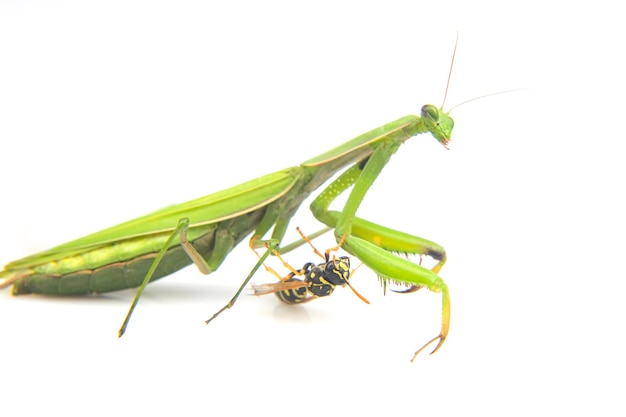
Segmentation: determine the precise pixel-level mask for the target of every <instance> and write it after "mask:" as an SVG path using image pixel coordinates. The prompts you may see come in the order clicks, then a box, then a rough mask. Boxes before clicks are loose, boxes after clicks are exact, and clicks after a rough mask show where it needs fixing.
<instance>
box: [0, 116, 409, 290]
mask: <svg viewBox="0 0 626 417" xmlns="http://www.w3.org/2000/svg"><path fill="white" fill-rule="evenodd" d="M419 121H420V119H419V118H418V117H417V116H407V117H404V118H402V119H399V120H397V121H395V122H392V123H389V124H387V125H385V126H382V127H380V128H378V129H374V130H372V131H370V132H367V133H365V134H363V135H361V136H358V137H356V138H355V139H353V140H351V141H349V142H347V143H345V144H343V145H342V146H339V147H337V148H335V149H333V150H331V151H329V152H326V153H324V154H322V155H319V156H317V157H315V158H312V159H310V160H308V161H306V162H305V163H303V164H302V165H301V166H299V167H294V168H289V169H286V170H283V171H279V172H276V173H274V174H270V175H267V176H265V177H261V178H259V179H258V180H253V181H251V182H247V183H244V184H241V185H239V186H236V187H233V188H230V189H227V190H224V191H222V192H218V193H215V194H212V195H209V196H206V197H203V198H201V199H198V200H194V201H191V202H188V203H184V204H181V205H175V206H171V207H168V208H165V209H163V210H160V211H157V212H155V213H152V214H150V215H148V216H144V217H140V218H137V219H135V220H131V221H129V222H126V223H122V224H120V225H118V226H115V227H112V228H109V229H106V230H103V231H101V232H98V233H95V234H93V235H89V236H86V237H83V238H81V239H77V240H75V241H72V242H68V243H67V244H64V245H60V246H57V247H55V248H53V249H50V250H48V251H45V252H41V253H39V254H36V255H33V256H29V257H27V258H24V259H21V260H17V261H14V262H11V263H9V264H8V265H6V266H5V270H4V271H2V272H1V274H2V275H0V277H3V276H9V274H17V275H18V278H17V279H16V280H15V281H14V282H13V294H16V295H17V294H28V293H39V294H52V295H69V294H88V293H102V292H108V291H116V290H121V289H125V288H134V287H137V286H139V285H140V284H141V282H142V280H143V278H144V277H145V275H146V272H147V270H148V268H149V267H150V265H151V264H152V261H153V260H154V258H155V257H156V253H157V252H158V251H159V250H160V248H161V246H162V245H163V244H164V242H165V240H166V239H167V238H168V236H169V234H170V233H171V231H172V230H173V228H174V226H175V225H176V222H177V221H178V219H179V218H180V217H188V218H190V222H191V225H190V241H191V242H192V243H193V244H194V246H195V247H196V249H197V250H198V251H199V252H200V253H201V254H202V256H203V257H204V258H205V259H211V257H212V256H213V255H214V248H215V247H219V248H220V253H219V254H217V255H218V256H217V257H214V259H215V260H216V262H217V264H216V265H215V268H217V266H219V263H221V261H222V260H223V258H224V257H223V256H219V255H221V253H222V252H225V253H224V255H226V254H227V253H228V252H230V250H232V249H233V248H234V247H235V246H236V245H237V244H238V243H240V242H241V241H242V240H243V239H244V238H245V237H246V236H248V235H249V234H250V233H251V232H252V231H253V230H254V229H255V228H256V227H257V226H258V224H259V223H260V221H261V219H262V218H263V216H264V215H265V213H266V211H267V209H268V206H270V205H273V207H272V210H273V211H279V212H282V213H286V212H288V213H293V212H295V211H296V210H297V208H298V207H299V206H300V204H301V203H302V201H303V200H304V199H305V198H306V197H308V195H309V194H310V193H311V191H313V190H315V189H316V188H318V187H319V186H320V185H321V184H322V183H324V182H325V181H326V180H327V179H328V178H329V177H330V176H332V175H334V174H335V173H336V172H337V171H338V170H340V169H342V168H343V167H345V166H346V165H348V164H351V163H354V162H355V161H358V160H360V159H363V158H365V157H367V156H368V155H369V154H371V151H372V148H370V147H369V146H368V145H369V142H371V141H372V140H374V139H377V138H379V137H381V136H387V137H391V136H396V137H398V138H400V140H406V139H407V138H409V137H411V136H414V135H415V134H417V133H419V130H420V129H419V127H421V124H420V123H419ZM255 191H256V192H257V193H259V194H261V193H262V197H258V198H255V197H256V196H254V195H251V194H253V193H254V192H255ZM225 198H227V199H228V201H230V203H229V204H227V205H226V204H222V201H223V200H224V199H225ZM235 200H242V201H243V200H245V202H243V203H242V202H241V201H235ZM237 206H238V207H237ZM257 206H259V207H257ZM224 245H225V246H224ZM191 263H192V261H191V259H190V258H189V257H188V256H187V255H186V254H185V252H184V251H183V250H182V248H181V246H180V244H175V245H173V246H172V247H171V248H169V249H168V251H167V252H166V254H165V256H164V258H163V260H162V261H161V263H160V265H159V267H158V269H157V270H156V272H155V274H154V276H153V277H152V281H154V280H156V279H159V278H162V277H164V276H166V275H169V274H171V273H173V272H175V271H177V270H179V269H181V268H183V267H185V266H188V265H190V264H191Z"/></svg>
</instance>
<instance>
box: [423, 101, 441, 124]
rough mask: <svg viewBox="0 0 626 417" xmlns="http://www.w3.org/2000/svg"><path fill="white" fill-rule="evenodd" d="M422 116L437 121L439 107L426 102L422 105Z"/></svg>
mask: <svg viewBox="0 0 626 417" xmlns="http://www.w3.org/2000/svg"><path fill="white" fill-rule="evenodd" d="M422 117H423V118H425V119H429V120H431V121H433V122H437V121H438V120H439V109H438V108H437V107H435V106H433V105H432V104H426V105H425V106H423V107H422Z"/></svg>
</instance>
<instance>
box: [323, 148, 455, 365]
mask: <svg viewBox="0 0 626 417" xmlns="http://www.w3.org/2000/svg"><path fill="white" fill-rule="evenodd" d="M396 149H397V147H393V146H392V147H385V146H379V147H378V148H377V149H376V150H375V151H374V153H373V154H372V155H371V156H370V157H369V158H368V159H366V160H363V161H361V162H359V163H357V164H355V165H354V166H352V167H351V168H350V169H348V170H347V171H346V172H344V173H343V174H342V175H341V176H339V178H337V179H336V180H335V181H334V182H333V183H332V184H331V185H330V186H328V188H326V189H325V190H324V191H323V192H322V193H321V194H320V195H319V196H318V197H317V198H316V199H315V201H313V203H312V204H311V211H312V212H313V215H314V216H315V217H316V218H317V219H318V220H320V221H321V222H323V223H324V224H326V225H327V226H329V227H332V228H334V229H335V238H336V239H337V241H338V242H339V241H340V240H341V239H343V240H344V243H343V245H342V248H343V249H345V250H346V251H347V252H348V253H350V254H352V255H354V256H356V257H357V258H359V259H360V260H361V262H363V263H364V264H365V265H367V266H368V267H369V268H370V269H372V270H373V271H374V272H375V273H376V274H378V275H379V276H380V277H381V278H382V279H383V280H386V281H387V280H390V281H396V282H400V283H405V284H408V285H417V286H425V287H427V288H428V289H429V290H431V291H433V292H439V293H441V295H442V323H441V331H440V333H439V335H437V336H436V337H434V338H433V339H432V340H430V341H429V342H428V343H426V344H425V345H424V346H423V347H422V348H420V349H418V350H417V351H416V352H415V354H414V356H413V359H412V360H414V359H415V357H416V356H417V355H418V354H419V353H420V352H421V351H422V350H423V349H424V348H425V347H427V346H428V345H430V344H431V343H433V342H435V341H438V344H437V346H436V347H435V349H434V350H433V351H432V352H431V354H432V353H435V352H436V351H437V350H438V349H439V348H440V347H441V346H442V344H443V342H444V340H445V339H446V337H447V335H448V330H449V327H450V295H449V291H448V286H447V285H446V284H445V282H444V281H443V279H441V278H440V277H439V276H438V275H437V273H438V272H439V271H440V270H441V268H442V267H443V265H444V264H445V262H446V260H447V257H446V253H445V250H444V249H443V247H441V246H440V245H437V244H436V243H434V242H431V241H428V240H426V239H422V238H419V237H417V236H413V235H409V234H407V233H403V232H399V231H396V230H392V229H389V228H386V227H383V226H380V225H377V224H375V223H371V222H368V221H366V220H363V219H360V218H358V217H356V210H357V209H358V207H359V205H360V203H361V201H362V200H363V197H364V196H365V194H366V193H367V191H368V190H369V188H370V186H371V185H372V184H373V183H374V181H375V180H376V178H377V177H378V175H379V174H380V172H381V171H382V169H383V168H384V166H385V165H386V164H387V162H388V161H389V158H390V157H391V155H392V154H393V153H394V152H395V150H396ZM351 186H353V189H352V191H351V193H350V196H349V197H348V200H347V202H346V205H345V206H344V208H343V210H342V211H341V212H337V211H329V210H328V208H329V206H330V204H331V203H332V201H333V200H335V199H336V198H337V196H339V195H340V194H341V193H343V192H344V191H345V190H347V189H348V188H349V187H351ZM389 251H393V252H402V253H410V254H416V255H428V256H431V257H433V258H434V259H436V260H438V261H439V262H438V263H437V264H436V265H435V266H434V267H433V268H432V269H427V268H424V267H422V266H420V265H417V264H414V263H413V262H410V261H408V260H406V259H403V258H400V257H399V256H396V255H394V254H393V253H390V252H389Z"/></svg>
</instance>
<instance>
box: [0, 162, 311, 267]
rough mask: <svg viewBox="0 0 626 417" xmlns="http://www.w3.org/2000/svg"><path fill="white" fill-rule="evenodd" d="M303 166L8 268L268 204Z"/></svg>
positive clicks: (211, 220)
mask: <svg viewBox="0 0 626 417" xmlns="http://www.w3.org/2000/svg"><path fill="white" fill-rule="evenodd" d="M300 175H301V168H299V167H294V168H287V169H284V170H282V171H278V172H275V173H272V174H268V175H265V176H263V177H260V178H257V179H254V180H252V181H248V182H245V183H243V184H239V185H237V186H235V187H232V188H228V189H226V190H223V191H219V192H217V193H214V194H210V195H207V196H205V197H200V198H198V199H195V200H191V201H188V202H186V203H182V204H176V205H173V206H169V207H166V208H164V209H161V210H158V211H155V212H153V213H151V214H148V215H146V216H142V217H138V218H136V219H134V220H130V221H127V222H124V223H121V224H118V225H117V226H113V227H110V228H108V229H104V230H102V231H100V232H97V233H93V234H91V235H87V236H84V237H82V238H79V239H76V240H72V241H70V242H67V243H64V244H62V245H59V246H56V247H54V248H52V249H49V250H47V251H44V252H40V253H37V254H35V255H31V256H28V257H26V258H22V259H19V260H17V261H13V262H11V263H9V264H7V265H6V266H5V270H11V269H13V270H15V269H20V268H29V267H32V266H35V265H40V264H42V263H45V262H50V261H54V260H56V259H61V258H63V257H66V256H72V255H76V254H78V253H80V252H82V251H84V250H85V249H93V248H95V247H98V246H102V245H107V244H111V243H113V242H119V241H122V240H125V239H131V238H136V237H140V236H149V235H154V234H158V233H163V232H167V231H171V230H173V229H174V228H175V227H176V225H177V224H178V221H179V220H180V219H181V218H184V217H186V218H189V220H190V228H192V229H193V228H194V227H198V226H203V225H209V224H212V223H218V222H221V221H223V220H227V219H232V218H234V217H237V216H240V215H243V214H246V213H249V212H251V211H253V210H256V209H259V208H261V207H265V206H267V205H268V204H270V203H272V202H274V201H276V200H277V199H279V198H281V197H282V196H284V195H285V194H286V193H288V192H289V190H290V189H291V188H292V187H293V185H294V184H295V183H296V182H297V181H298V180H299V179H300Z"/></svg>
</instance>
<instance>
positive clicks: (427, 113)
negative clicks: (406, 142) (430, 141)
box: [422, 104, 454, 149]
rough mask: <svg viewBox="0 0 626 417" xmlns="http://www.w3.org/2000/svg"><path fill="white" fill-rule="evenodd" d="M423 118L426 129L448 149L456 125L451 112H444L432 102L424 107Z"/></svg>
mask: <svg viewBox="0 0 626 417" xmlns="http://www.w3.org/2000/svg"><path fill="white" fill-rule="evenodd" d="M422 120H423V122H424V125H425V127H426V131H428V132H430V133H432V135H433V136H434V137H435V139H437V141H439V143H441V144H442V145H443V146H444V147H445V148H446V149H448V142H450V139H451V136H452V128H453V127H454V120H453V119H452V117H450V116H449V113H444V112H443V110H440V109H438V108H437V107H435V106H433V105H432V104H426V105H425V106H423V107H422Z"/></svg>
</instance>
